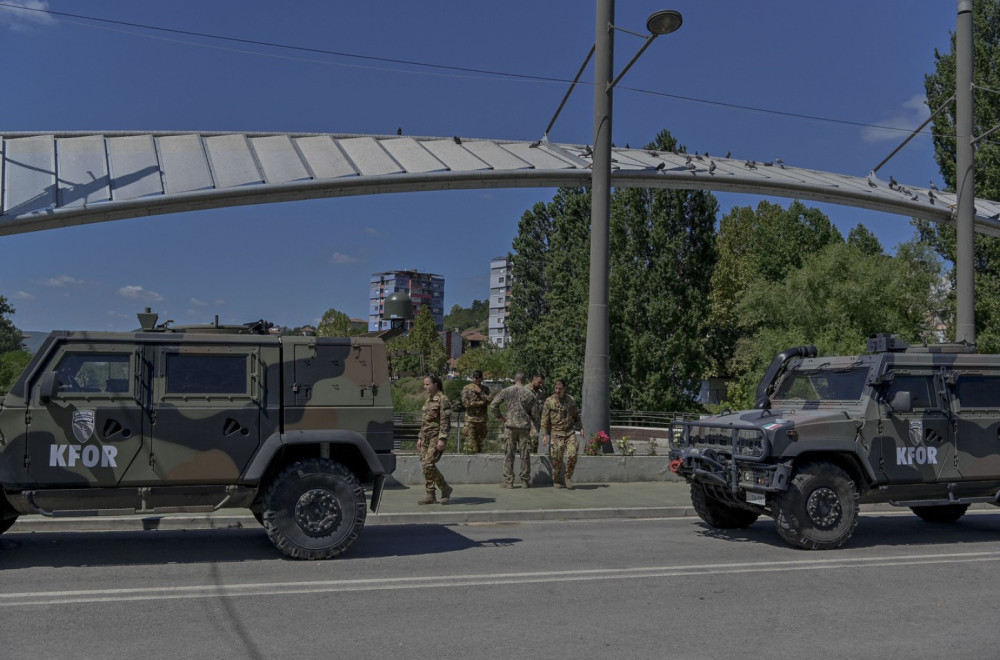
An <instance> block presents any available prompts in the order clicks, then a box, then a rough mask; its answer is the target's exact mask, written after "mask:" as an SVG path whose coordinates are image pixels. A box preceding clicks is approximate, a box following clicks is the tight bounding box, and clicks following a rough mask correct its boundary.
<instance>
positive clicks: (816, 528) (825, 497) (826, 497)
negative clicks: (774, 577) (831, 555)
mask: <svg viewBox="0 0 1000 660" xmlns="http://www.w3.org/2000/svg"><path fill="white" fill-rule="evenodd" d="M858 510H859V494H858V489H857V486H855V485H854V481H852V480H851V478H850V477H849V476H848V475H847V473H846V472H844V471H843V470H842V469H840V468H839V467H837V466H836V465H834V464H832V463H827V462H826V461H815V462H811V463H805V464H803V465H802V466H801V467H799V469H798V470H797V471H796V472H795V476H794V477H792V481H791V483H790V484H789V486H788V490H786V491H784V492H781V493H778V494H777V495H776V496H775V498H774V509H773V511H774V522H775V523H776V525H777V528H778V534H780V535H781V538H783V539H784V540H785V542H786V543H788V544H789V545H791V546H793V547H796V548H803V549H805V550H832V549H834V548H839V547H840V546H842V545H844V544H845V543H847V541H848V540H850V538H851V536H852V535H853V534H854V529H855V528H856V527H857V526H858Z"/></svg>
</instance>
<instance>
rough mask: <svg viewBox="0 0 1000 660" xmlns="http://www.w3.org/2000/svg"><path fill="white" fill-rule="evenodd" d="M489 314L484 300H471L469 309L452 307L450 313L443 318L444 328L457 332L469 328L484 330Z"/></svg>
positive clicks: (488, 308)
mask: <svg viewBox="0 0 1000 660" xmlns="http://www.w3.org/2000/svg"><path fill="white" fill-rule="evenodd" d="M489 314H490V306H489V302H488V301H486V300H473V301H472V306H471V307H462V306H461V305H453V306H452V308H451V311H450V312H448V314H447V315H446V316H445V317H444V327H445V329H451V328H458V331H459V332H463V331H465V330H469V329H470V328H475V329H483V330H485V329H486V327H487V319H488V318H489Z"/></svg>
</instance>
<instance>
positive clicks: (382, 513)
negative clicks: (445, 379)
mask: <svg viewBox="0 0 1000 660" xmlns="http://www.w3.org/2000/svg"><path fill="white" fill-rule="evenodd" d="M454 488H455V492H454V493H453V494H452V497H451V501H450V502H448V504H429V505H419V504H417V500H419V499H421V498H422V497H423V495H424V489H423V487H422V486H403V485H398V484H396V485H394V486H393V487H391V488H387V489H386V490H385V492H384V494H383V497H382V504H381V506H380V507H379V512H378V513H371V512H369V514H368V520H367V523H366V524H368V525H396V524H428V523H430V524H440V525H448V524H460V523H477V522H527V521H533V520H584V519H599V518H674V517H692V516H697V514H696V513H695V512H694V508H693V507H692V506H691V498H690V495H689V493H688V486H687V484H686V483H684V482H682V481H657V482H624V483H623V482H610V483H580V484H578V485H577V487H576V488H575V489H574V490H565V489H557V488H553V487H552V486H533V487H532V488H523V487H517V488H513V489H509V490H508V489H505V488H500V487H499V484H457V485H455V486H454ZM972 508H973V509H979V508H984V509H990V510H994V507H992V506H989V505H985V504H983V505H978V504H977V505H974V506H973V507H972ZM889 511H894V512H905V511H906V509H900V508H897V507H894V506H891V505H889V504H866V505H863V506H862V512H889ZM257 526H258V525H257V521H255V520H254V518H253V516H252V515H251V514H250V512H249V511H245V510H240V509H232V510H223V511H215V512H211V513H175V514H156V515H145V516H140V515H134V516H88V517H58V518H45V517H42V516H21V517H20V518H19V519H18V521H17V522H16V523H15V524H14V526H13V527H12V528H11V530H10V532H9V533H17V532H22V533H23V532H59V531H110V530H143V529H146V530H153V529H171V530H179V529H217V528H233V527H257Z"/></svg>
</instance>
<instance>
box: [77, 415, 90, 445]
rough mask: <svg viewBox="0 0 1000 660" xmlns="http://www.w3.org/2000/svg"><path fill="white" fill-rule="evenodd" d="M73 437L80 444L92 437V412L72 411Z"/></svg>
mask: <svg viewBox="0 0 1000 660" xmlns="http://www.w3.org/2000/svg"><path fill="white" fill-rule="evenodd" d="M73 435H74V436H76V439H77V440H79V441H80V443H81V444H83V443H85V442H87V441H88V440H90V438H91V437H92V436H93V435H94V411H93V410H74V411H73Z"/></svg>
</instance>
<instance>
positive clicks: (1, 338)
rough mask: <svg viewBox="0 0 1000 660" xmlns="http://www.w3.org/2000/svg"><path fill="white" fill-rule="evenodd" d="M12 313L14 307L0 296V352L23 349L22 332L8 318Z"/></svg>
mask: <svg viewBox="0 0 1000 660" xmlns="http://www.w3.org/2000/svg"><path fill="white" fill-rule="evenodd" d="M13 315H14V307H13V306H11V304H10V303H8V302H7V299H6V298H4V297H3V296H0V353H6V352H8V351H20V350H24V336H23V333H22V332H21V331H20V330H18V329H17V328H16V327H15V326H14V322H13V321H11V320H10V317H11V316H13Z"/></svg>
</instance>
